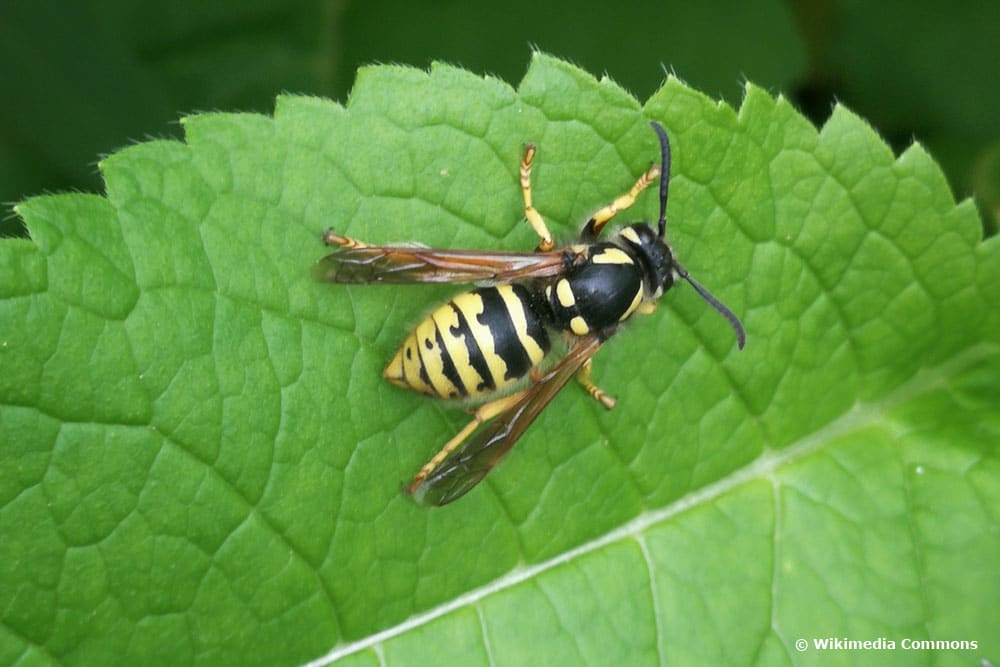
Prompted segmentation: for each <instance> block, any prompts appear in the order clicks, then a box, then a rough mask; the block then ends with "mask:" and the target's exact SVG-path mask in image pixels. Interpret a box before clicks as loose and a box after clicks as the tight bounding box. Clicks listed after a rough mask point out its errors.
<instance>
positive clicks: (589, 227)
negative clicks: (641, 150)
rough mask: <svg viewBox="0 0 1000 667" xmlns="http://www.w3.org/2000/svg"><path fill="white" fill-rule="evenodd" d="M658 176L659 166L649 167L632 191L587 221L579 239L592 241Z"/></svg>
mask: <svg viewBox="0 0 1000 667" xmlns="http://www.w3.org/2000/svg"><path fill="white" fill-rule="evenodd" d="M659 175H660V166H659V165H657V164H654V165H651V166H650V167H649V169H647V170H646V172H645V173H644V174H643V175H642V176H640V177H639V180H637V181H636V182H635V185H633V186H632V189H631V190H629V191H628V192H626V193H625V194H623V195H622V196H620V197H618V198H617V199H615V200H614V201H613V202H611V203H610V204H608V205H607V206H605V207H604V208H602V209H600V210H598V211H597V213H595V214H594V215H593V217H591V218H590V220H588V221H587V224H586V225H584V227H583V232H582V233H581V237H582V238H583V240H584V241H593V240H594V239H596V238H597V236H598V235H599V234H600V233H601V230H602V229H604V225H606V224H607V223H608V221H609V220H611V218H613V217H615V215H617V214H618V212H619V211H624V210H625V209H627V208H628V207H629V206H631V205H632V204H634V203H635V200H636V198H637V197H638V196H639V194H640V193H641V192H642V191H643V190H645V189H646V188H648V187H649V185H650V184H651V183H652V182H653V181H655V180H656V177H657V176H659Z"/></svg>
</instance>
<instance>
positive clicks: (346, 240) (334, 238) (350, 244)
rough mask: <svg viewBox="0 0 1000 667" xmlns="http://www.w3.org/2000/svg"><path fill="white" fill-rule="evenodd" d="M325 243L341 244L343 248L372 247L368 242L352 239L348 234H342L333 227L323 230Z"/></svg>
mask: <svg viewBox="0 0 1000 667" xmlns="http://www.w3.org/2000/svg"><path fill="white" fill-rule="evenodd" d="M323 243H325V244H327V245H339V246H340V247H341V248H370V247H371V246H369V245H368V244H367V243H363V242H361V241H358V240H357V239H352V238H350V237H348V236H342V235H340V234H338V233H337V232H335V231H333V230H332V229H328V230H326V231H325V232H323Z"/></svg>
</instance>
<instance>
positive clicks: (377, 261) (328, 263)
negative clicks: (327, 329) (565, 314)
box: [315, 246, 582, 284]
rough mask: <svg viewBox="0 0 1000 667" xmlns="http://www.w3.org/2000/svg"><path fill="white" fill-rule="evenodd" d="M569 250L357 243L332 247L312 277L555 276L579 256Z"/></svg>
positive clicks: (467, 279) (461, 279)
mask: <svg viewBox="0 0 1000 667" xmlns="http://www.w3.org/2000/svg"><path fill="white" fill-rule="evenodd" d="M581 258H582V256H581V255H580V254H579V253H576V252H574V251H572V250H569V249H565V250H553V251H550V252H490V251H487V250H438V249H435V248H420V247H411V246H357V247H349V248H344V249H342V250H338V251H337V252H334V253H332V254H330V255H327V256H326V257H324V258H323V259H321V260H319V262H318V263H317V264H316V268H315V275H316V278H317V279H318V280H321V281H323V282H330V283H365V284H367V283H387V284H405V283H475V282H481V281H490V282H511V281H514V280H522V279H525V278H543V277H548V276H555V275H559V274H560V273H562V272H563V271H565V270H566V268H567V266H568V265H572V264H573V263H575V262H579V261H581Z"/></svg>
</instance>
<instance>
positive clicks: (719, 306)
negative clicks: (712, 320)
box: [675, 264, 747, 350]
mask: <svg viewBox="0 0 1000 667" xmlns="http://www.w3.org/2000/svg"><path fill="white" fill-rule="evenodd" d="M675 267H676V268H677V274H678V275H679V276H680V277H681V278H683V279H684V280H686V281H688V282H689V283H691V287H693V288H694V291H696V292H697V293H698V294H700V295H701V298H702V299H704V300H705V301H708V303H709V305H711V306H712V308H715V310H716V311H718V313H719V314H720V315H722V316H723V317H724V318H726V321H727V322H729V326H731V327H732V328H733V331H734V332H735V333H736V345H737V347H739V349H741V350H742V349H743V346H744V345H746V342H747V333H746V331H745V330H744V329H743V324H741V323H740V318H738V317H736V315H734V314H733V311H731V310H729V309H728V308H726V307H725V306H724V305H723V303H722V302H721V301H719V300H718V299H716V298H715V297H714V296H712V293H711V292H709V291H708V290H707V289H705V288H704V287H702V286H701V285H700V284H699V283H698V281H697V280H695V279H694V278H692V277H691V276H690V275H688V272H687V271H686V270H685V269H683V268H681V267H679V266H677V265H676V264H675Z"/></svg>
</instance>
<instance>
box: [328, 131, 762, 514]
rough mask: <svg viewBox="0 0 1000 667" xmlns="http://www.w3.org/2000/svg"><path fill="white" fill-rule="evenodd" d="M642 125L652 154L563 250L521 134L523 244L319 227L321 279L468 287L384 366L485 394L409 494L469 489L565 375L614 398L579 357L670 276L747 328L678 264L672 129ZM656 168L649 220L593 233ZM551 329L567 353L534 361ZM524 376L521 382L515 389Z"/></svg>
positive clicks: (651, 299)
mask: <svg viewBox="0 0 1000 667" xmlns="http://www.w3.org/2000/svg"><path fill="white" fill-rule="evenodd" d="M651 125H652V127H653V130H654V131H655V132H656V135H657V137H658V138H659V143H660V163H659V164H656V163H654V164H652V165H651V166H650V167H649V169H648V170H646V172H645V173H643V174H642V175H641V176H640V177H639V179H638V180H637V181H636V182H635V184H634V185H633V186H632V187H631V189H630V190H629V191H628V192H626V193H625V194H623V195H621V196H619V197H618V198H616V199H615V200H614V201H612V202H611V203H610V204H608V205H606V206H603V207H602V208H600V209H598V211H597V212H596V213H594V215H593V216H592V217H591V218H590V219H589V220H588V221H587V223H586V224H585V225H584V226H583V231H582V232H581V234H580V239H579V241H578V242H577V243H575V244H572V245H569V246H566V247H564V248H555V242H554V241H553V240H552V235H551V234H550V233H549V230H548V228H547V227H546V224H545V221H544V219H543V218H542V216H541V214H540V213H539V212H538V211H537V210H536V209H535V207H534V206H533V205H532V194H531V166H532V162H533V161H534V158H535V152H536V148H535V146H534V145H533V144H527V145H526V146H525V149H524V155H523V157H522V158H521V162H520V185H521V193H522V196H523V199H524V217H525V218H526V219H527V221H528V223H529V224H530V225H531V227H532V228H533V229H534V231H535V233H536V234H538V236H539V238H540V241H539V243H538V246H537V248H536V249H535V251H534V252H523V253H522V252H503V251H499V252H494V251H488V250H445V249H437V248H425V247H417V246H413V245H396V246H373V245H369V244H367V243H363V242H361V241H358V240H355V239H352V238H349V237H347V236H342V235H340V234H337V233H335V232H334V231H332V230H327V231H326V232H325V233H324V235H323V240H324V242H325V243H326V244H327V245H328V246H337V248H338V249H337V250H336V251H335V252H333V253H332V254H330V255H328V256H326V257H324V258H323V259H321V260H320V261H319V263H318V264H317V266H316V276H317V278H318V279H319V280H322V281H325V282H332V283H348V284H359V283H361V284H372V283H375V284H408V283H410V284H412V283H470V284H473V283H474V284H477V285H478V286H477V287H476V288H475V289H472V290H471V291H467V292H463V293H462V294H459V295H458V296H455V297H454V298H452V299H451V300H450V301H448V302H447V303H445V304H444V305H442V306H440V307H439V308H437V309H436V310H434V311H433V312H432V313H431V314H430V315H429V316H428V317H427V318H426V319H424V320H423V321H422V322H420V323H419V324H418V325H417V326H416V327H415V328H414V329H413V331H412V332H411V333H410V334H409V336H407V337H406V339H405V340H404V341H403V344H402V345H401V346H400V348H399V351H398V352H396V355H395V356H394V357H393V358H392V360H391V361H390V362H389V364H388V365H387V366H386V368H385V371H384V373H383V375H384V377H385V378H386V379H387V380H388V381H389V382H391V383H393V384H395V385H397V386H399V387H403V388H405V389H411V390H413V391H416V392H419V393H421V394H425V395H427V396H432V397H436V398H439V399H445V400H469V399H472V400H478V401H480V402H483V403H482V405H480V407H479V408H478V409H476V410H475V412H474V414H473V418H472V420H471V421H470V422H469V423H468V424H467V425H466V426H465V427H464V428H463V429H461V430H460V431H459V432H458V433H457V434H455V436H454V437H453V438H452V439H451V440H449V441H448V442H447V443H445V445H444V446H443V447H442V448H441V450H440V451H439V452H438V453H437V454H435V455H434V456H433V457H432V458H431V459H430V461H428V462H427V464H426V465H424V466H423V467H422V468H421V469H420V470H419V471H418V472H417V474H416V475H415V476H414V477H413V481H411V482H410V483H409V484H408V485H407V486H406V487H405V489H406V491H407V492H408V493H409V494H411V495H412V496H413V497H414V498H415V499H416V500H417V501H418V502H420V503H422V504H429V505H444V504H447V503H450V502H452V501H453V500H455V499H457V498H459V497H461V496H462V495H464V494H465V493H467V492H468V491H469V490H470V489H472V488H473V487H474V486H475V485H476V484H478V483H479V482H480V481H481V480H482V479H483V478H484V477H486V475H487V474H488V473H489V472H490V471H491V470H492V469H493V468H494V466H496V465H497V463H498V462H499V461H500V460H501V459H502V458H503V456H504V455H505V454H506V453H507V452H508V451H510V449H511V448H512V447H513V446H514V444H515V443H516V442H517V441H518V439H519V438H520V437H521V435H523V434H524V432H525V430H527V428H528V427H529V426H530V425H531V423H532V422H533V421H534V420H535V418H536V417H538V415H539V414H540V413H541V412H542V410H543V409H545V407H546V406H547V405H548V404H549V403H550V402H551V401H552V399H553V398H554V397H555V396H556V394H558V393H559V391H560V390H561V389H562V388H563V387H565V386H566V384H567V383H569V381H570V380H571V379H573V378H576V380H577V381H578V382H579V383H580V384H581V385H582V386H583V388H584V389H586V390H587V392H588V393H589V394H590V395H591V396H593V397H594V398H595V399H596V400H597V401H599V402H600V403H601V404H602V405H604V407H606V408H608V409H611V408H613V407H614V406H615V402H616V401H615V399H614V398H613V397H611V396H610V395H608V394H606V393H605V392H604V391H603V390H602V389H600V388H599V387H598V386H597V385H595V384H594V383H593V382H592V381H591V379H590V375H591V359H592V358H593V356H594V354H595V353H596V352H597V351H598V350H599V349H600V347H601V346H602V345H603V344H604V343H605V341H607V340H608V339H609V338H611V336H612V335H614V334H615V332H617V331H618V330H619V329H620V328H621V326H622V324H623V323H624V322H625V321H626V320H628V319H629V318H630V317H631V316H632V315H634V314H636V313H640V314H649V313H651V312H653V311H654V309H655V307H656V304H657V302H658V301H659V299H660V297H662V296H663V294H664V293H665V292H666V291H667V290H669V289H670V287H671V286H672V285H673V284H674V283H675V282H676V281H677V280H679V279H683V280H684V281H686V282H687V283H689V284H690V285H691V286H692V287H693V288H694V290H695V291H696V292H697V293H698V294H699V295H701V297H702V298H703V299H704V300H705V301H706V302H707V303H708V304H709V305H710V306H711V307H712V308H714V309H715V310H716V311H718V312H719V313H720V314H721V315H722V316H723V317H724V318H725V319H726V320H727V321H728V322H729V324H730V325H731V326H732V328H733V331H734V332H735V334H736V342H737V345H738V347H739V349H741V350H742V349H743V346H744V344H745V342H746V333H745V331H744V329H743V325H742V324H741V323H740V321H739V319H738V318H737V317H736V315H734V314H733V313H732V311H730V310H729V309H728V308H727V307H726V306H724V305H723V304H722V303H721V302H720V301H719V300H718V299H716V298H715V297H714V296H712V294H711V293H709V291H708V290H707V289H705V288H704V287H702V286H701V285H700V284H699V283H698V282H697V281H695V280H694V278H692V277H691V276H690V275H689V274H688V272H687V271H686V270H685V269H684V267H682V266H681V264H680V263H678V261H677V259H676V258H675V257H674V252H673V250H672V249H671V247H670V245H669V243H668V242H667V239H666V236H665V233H666V209H667V191H668V187H669V184H670V140H669V138H668V137H667V132H666V130H664V129H663V127H662V126H661V125H660V124H659V123H656V122H652V123H651ZM660 176H662V178H660V184H659V185H660V187H659V203H660V217H659V220H658V222H657V226H656V229H655V230H654V229H653V227H652V226H651V225H650V224H649V223H647V222H637V223H633V224H629V225H627V226H625V227H623V228H621V229H620V230H619V231H618V232H617V233H616V234H615V235H614V236H611V237H610V238H609V239H608V240H605V241H600V240H598V237H599V236H600V233H601V230H602V229H603V228H604V226H605V225H606V224H607V223H608V222H609V221H610V220H611V219H612V218H614V217H615V215H617V214H618V213H620V212H621V211H624V210H626V209H628V208H629V207H630V206H632V205H633V204H634V203H635V201H636V199H637V198H638V197H639V195H640V193H642V192H643V191H644V190H645V189H646V188H648V187H649V186H650V185H651V184H652V183H653V182H654V181H656V179H657V178H658V177H660ZM553 334H555V335H562V336H563V337H564V338H565V339H566V340H567V341H568V351H567V352H566V354H565V355H564V356H563V357H562V358H561V359H559V360H558V361H557V362H555V363H554V364H552V365H548V366H543V361H544V360H545V358H546V356H547V355H548V353H549V352H550V350H551V349H552V337H553ZM526 376H527V377H529V381H528V383H527V385H526V386H524V388H521V389H516V387H517V386H518V382H519V381H520V380H522V379H523V378H525V377H526ZM484 401H485V402H484Z"/></svg>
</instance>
